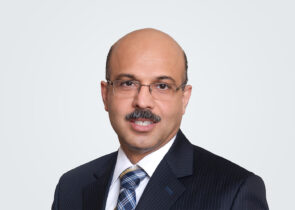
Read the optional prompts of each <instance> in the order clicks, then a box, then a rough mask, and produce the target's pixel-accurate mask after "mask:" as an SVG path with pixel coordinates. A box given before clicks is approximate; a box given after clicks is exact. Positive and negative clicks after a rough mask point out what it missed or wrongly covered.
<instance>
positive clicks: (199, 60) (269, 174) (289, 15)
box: [0, 0, 295, 210]
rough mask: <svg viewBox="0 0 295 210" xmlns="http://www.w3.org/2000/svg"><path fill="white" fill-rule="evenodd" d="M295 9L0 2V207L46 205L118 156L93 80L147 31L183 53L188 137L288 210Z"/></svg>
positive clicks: (286, 5) (294, 122) (232, 0)
mask: <svg viewBox="0 0 295 210" xmlns="http://www.w3.org/2000/svg"><path fill="white" fill-rule="evenodd" d="M294 6H295V5H294V1H291V0H290V1H287V0H280V1H273V0H247V1H236V0H226V1H218V0H209V1H203V0H201V1H200V0H198V1H173V0H169V1H168V0H166V1H158V0H149V1H138V0H137V1H136V0H133V1H131V0H125V1H98V0H96V1H94V0H84V1H82V0H81V1H77V0H72V1H65V0H54V1H53V0H51V1H39V0H35V1H33V0H27V1H21V0H15V1H1V3H0V23H1V28H0V30H1V33H0V46H1V47H0V56H1V58H0V59H1V62H0V70H1V75H0V80H1V81H0V91H1V99H0V100H1V104H0V106H1V109H0V114H1V115H0V125H1V132H0V140H1V147H0V161H1V162H0V169H1V173H0V174H1V175H0V177H1V179H0V197H1V199H0V200H1V209H5V210H10V209H30V210H40V209H49V208H50V205H51V202H52V199H53V193H54V188H55V185H56V184H57V182H58V179H59V177H60V176H61V175H62V173H64V172H66V171H67V170H69V169H71V168H73V167H76V166H78V165H80V164H83V163H85V162H87V161H90V160H92V159H95V158H97V157H99V156H101V155H104V154H107V153H110V152H112V151H114V150H116V149H117V148H118V143H117V138H116V135H115V133H114V132H113V130H112V128H111V126H110V124H109V121H108V115H107V113H106V112H105V111H104V109H103V104H102V100H101V96H100V87H99V82H100V81H101V80H103V79H104V65H105V58H106V54H107V51H108V49H109V47H110V46H111V44H112V43H113V42H115V41H116V40H117V39H118V38H119V37H121V36H122V35H124V34H126V33H128V32H130V31H132V30H135V29H138V28H143V27H154V28H158V29H160V30H163V31H165V32H167V33H168V34H170V35H172V36H173V37H174V38H175V39H176V40H177V41H178V42H179V43H180V45H181V46H182V47H183V48H184V49H185V51H186V53H187V56H188V60H189V83H190V84H192V85H193V93H192V97H191V100H190V103H189V106H188V109H187V113H186V115H185V116H184V119H183V124H182V129H183V131H184V133H185V134H186V136H187V137H188V138H189V139H190V140H191V141H192V142H193V143H194V144H196V145H199V146H202V147H204V148H206V149H208V150H210V151H212V152H214V153H216V154H218V155H221V156H223V157H225V158H228V159H230V160H232V161H233V162H235V163H238V164H240V165H241V166H243V167H246V168H247V169H249V170H251V171H253V172H255V173H256V174H258V175H260V176H261V177H262V178H263V179H264V181H265V184H266V187H267V198H268V202H269V205H270V207H271V209H277V210H281V209H291V208H292V207H293V203H294V202H293V200H294V188H295V186H294V177H295V173H294V158H295V156H294V140H295V134H294V128H295V112H294V107H295V91H294V90H295V72H294V70H295V65H294V56H295V53H294V49H295V42H294V37H295V30H294V19H295V15H294Z"/></svg>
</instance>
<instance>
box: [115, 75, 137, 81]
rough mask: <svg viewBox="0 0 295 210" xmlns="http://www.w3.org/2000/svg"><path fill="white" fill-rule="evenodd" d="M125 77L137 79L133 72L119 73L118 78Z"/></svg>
mask: <svg viewBox="0 0 295 210" xmlns="http://www.w3.org/2000/svg"><path fill="white" fill-rule="evenodd" d="M123 77H128V78H130V79H134V80H135V76H134V75H133V74H119V75H118V76H117V77H116V79H122V78H123Z"/></svg>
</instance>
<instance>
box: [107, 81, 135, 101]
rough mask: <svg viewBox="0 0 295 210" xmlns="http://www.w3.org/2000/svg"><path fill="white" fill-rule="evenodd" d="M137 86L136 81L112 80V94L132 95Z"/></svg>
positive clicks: (120, 95) (125, 96)
mask: <svg viewBox="0 0 295 210" xmlns="http://www.w3.org/2000/svg"><path fill="white" fill-rule="evenodd" d="M138 86H139V84H138V82H136V81H132V80H115V81H114V82H113V89H114V94H115V95H116V96H119V97H124V98H127V97H134V96H135V94H136V93H137V89H138Z"/></svg>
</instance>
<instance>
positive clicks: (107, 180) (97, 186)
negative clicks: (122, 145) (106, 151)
mask: <svg viewBox="0 0 295 210" xmlns="http://www.w3.org/2000/svg"><path fill="white" fill-rule="evenodd" d="M116 158H117V155H114V156H113V157H112V158H111V160H109V161H108V162H107V163H106V164H105V167H102V168H101V170H100V171H97V172H96V173H94V177H95V179H96V180H95V181H94V182H92V183H91V184H89V185H88V186H86V187H85V189H84V190H83V210H101V209H105V204H106V198H107V195H108V191H109V187H110V184H111V180H112V176H113V171H114V166H115V164H116ZM102 171H103V172H102Z"/></svg>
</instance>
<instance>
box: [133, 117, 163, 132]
mask: <svg viewBox="0 0 295 210" xmlns="http://www.w3.org/2000/svg"><path fill="white" fill-rule="evenodd" d="M129 122H130V123H131V127H132V129H133V130H134V131H137V132H149V131H151V130H152V129H153V128H154V127H155V125H156V124H157V123H156V122H154V121H152V120H150V119H144V118H139V119H132V120H130V121H129Z"/></svg>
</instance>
